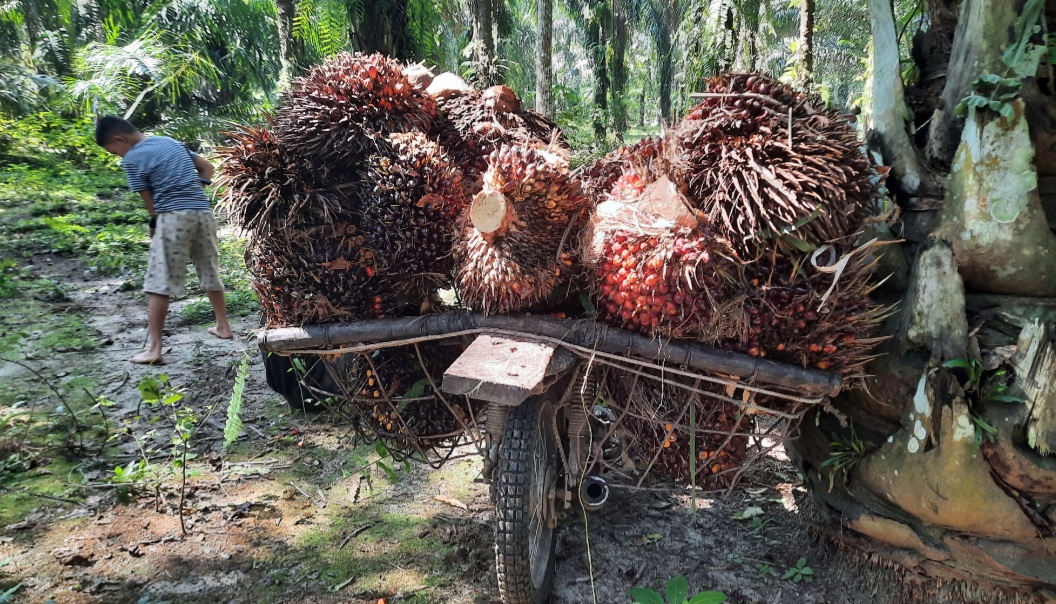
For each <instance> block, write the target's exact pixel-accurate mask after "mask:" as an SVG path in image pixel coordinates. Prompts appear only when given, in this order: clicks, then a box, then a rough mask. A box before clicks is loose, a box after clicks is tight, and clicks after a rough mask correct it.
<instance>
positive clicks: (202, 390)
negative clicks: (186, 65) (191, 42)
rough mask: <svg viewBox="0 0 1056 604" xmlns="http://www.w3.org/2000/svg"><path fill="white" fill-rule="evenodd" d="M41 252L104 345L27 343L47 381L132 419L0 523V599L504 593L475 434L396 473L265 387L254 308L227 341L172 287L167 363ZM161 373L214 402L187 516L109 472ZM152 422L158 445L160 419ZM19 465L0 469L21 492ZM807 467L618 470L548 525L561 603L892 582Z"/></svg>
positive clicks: (884, 588)
mask: <svg viewBox="0 0 1056 604" xmlns="http://www.w3.org/2000/svg"><path fill="white" fill-rule="evenodd" d="M36 270H37V271H38V272H39V274H42V275H46V276H49V277H51V278H55V279H59V280H62V281H64V282H65V283H67V285H68V287H69V299H68V300H66V301H62V302H58V303H53V304H51V306H50V308H51V311H52V312H67V313H69V312H74V313H77V314H79V315H80V316H81V317H82V318H83V319H84V322H85V324H86V325H88V326H90V329H91V330H93V331H92V333H91V334H90V335H91V337H92V338H94V340H95V341H96V345H95V346H93V347H91V348H90V350H87V351H83V350H82V351H70V352H57V353H55V354H54V355H51V356H48V357H46V358H28V359H27V358H23V359H22V361H23V362H24V363H26V364H28V365H30V366H31V367H33V368H34V369H35V370H36V371H37V372H38V373H39V374H40V375H42V376H44V377H46V378H47V379H52V380H56V381H57V383H62V382H63V381H64V380H67V381H68V380H70V379H73V378H76V377H79V376H88V377H91V378H92V380H93V383H94V388H95V392H94V394H95V395H96V396H105V397H107V398H108V399H110V400H112V401H114V402H115V405H114V406H113V407H111V408H110V409H109V411H108V412H107V421H108V422H109V427H110V429H109V433H111V434H115V433H119V432H122V433H123V434H124V436H123V437H121V438H115V439H114V441H113V443H112V445H111V446H110V447H109V448H108V449H107V452H106V454H105V455H100V454H98V453H94V454H89V452H86V451H82V452H81V454H80V456H79V457H77V458H75V459H73V461H74V462H76V463H75V465H73V469H72V470H70V471H68V472H67V473H66V475H65V476H59V477H53V478H59V479H62V480H65V481H68V482H70V483H74V484H76V485H79V486H76V487H71V490H70V492H69V494H68V495H66V496H62V497H55V496H46V495H43V494H38V499H37V505H35V506H34V507H33V509H32V510H30V511H29V512H28V514H27V515H26V516H25V517H23V518H21V519H20V520H18V521H17V522H12V523H10V524H8V525H7V526H5V527H2V528H0V593H3V592H4V591H5V590H8V589H12V588H14V587H16V586H19V587H18V588H17V590H15V591H14V592H13V593H14V595H13V599H11V600H5V601H14V602H21V603H42V602H55V603H57V604H65V603H93V604H94V603H109V602H113V603H124V602H129V603H140V604H160V603H161V602H169V603H183V602H203V603H204V602H231V603H239V602H246V603H250V602H252V603H254V604H256V603H265V602H348V603H355V602H369V603H371V604H376V603H377V602H379V601H381V600H384V601H385V602H388V603H390V604H391V603H394V602H444V603H448V602H450V603H473V604H483V603H492V602H495V603H497V602H499V599H498V594H497V589H496V582H495V578H494V573H495V564H494V558H493V542H492V534H491V533H492V528H491V525H492V522H493V514H492V510H491V505H490V503H489V499H488V489H487V486H486V485H485V484H483V483H482V482H479V481H478V480H477V478H478V476H479V472H480V462H479V458H478V457H476V456H475V455H472V454H471V453H472V452H471V451H467V452H466V453H467V456H465V457H463V458H461V459H458V460H455V461H452V462H450V463H448V464H447V465H446V466H444V467H443V468H442V469H440V470H433V469H430V468H427V467H411V468H410V469H398V472H397V475H396V478H395V480H393V479H392V478H391V476H390V475H389V473H388V472H387V471H383V469H381V468H380V467H379V466H378V465H377V464H371V463H370V462H371V460H372V458H371V452H370V450H369V449H367V450H366V452H364V448H363V447H357V446H356V443H354V442H353V440H352V438H351V430H350V429H349V427H348V426H347V425H343V424H341V423H340V422H338V421H335V419H334V418H333V417H329V416H327V415H315V416H305V415H303V414H295V413H291V412H290V411H289V409H288V408H287V407H286V405H285V402H284V401H282V400H281V399H280V398H279V397H278V396H277V395H275V394H274V393H272V392H271V391H269V390H268V389H267V387H266V386H265V382H264V376H263V365H262V363H261V362H260V357H259V355H258V354H257V353H256V352H255V348H254V345H253V343H252V333H253V329H254V328H255V327H256V319H255V318H254V317H247V318H243V319H241V320H238V321H236V322H235V324H234V328H235V330H236V332H237V336H236V338H235V339H234V340H231V341H223V340H219V339H216V338H214V337H212V336H210V335H209V334H207V333H206V331H205V330H206V328H207V327H208V324H190V323H189V322H188V321H186V320H182V319H180V318H179V309H180V308H181V306H182V305H185V304H187V303H188V301H183V302H179V303H177V304H174V305H173V311H172V313H173V314H172V316H171V317H170V321H169V324H168V329H167V334H168V335H167V347H166V353H165V356H166V359H167V361H168V363H167V364H166V365H165V366H163V367H140V366H135V365H132V364H130V363H128V361H127V359H128V357H130V356H131V355H132V354H134V353H135V352H137V351H138V350H139V349H140V347H141V346H142V343H143V340H144V337H145V309H144V302H143V300H142V298H141V297H140V296H137V295H136V294H135V293H129V292H126V291H121V287H120V285H121V280H120V279H112V280H106V279H91V278H86V275H85V273H84V269H83V267H82V266H80V265H79V264H77V263H75V262H64V261H58V260H52V261H51V262H48V261H45V260H43V259H41V260H39V261H38V262H37V267H36ZM88 277H90V275H88ZM245 354H249V355H250V358H251V359H252V364H251V366H250V375H249V382H248V384H247V390H246V395H245V410H244V413H243V420H244V423H245V428H244V430H243V436H242V437H241V438H240V439H239V441H238V443H237V444H236V446H235V447H234V449H233V451H232V452H230V453H221V451H220V446H219V445H220V442H221V440H222V429H223V424H224V412H225V411H224V409H225V406H226V401H227V400H228V398H229V397H230V395H231V388H232V385H233V382H234V377H235V372H236V368H237V365H238V363H239V362H240V360H241V359H242V358H243V355H245ZM31 356H32V355H31ZM3 371H4V373H3V374H2V375H0V381H8V383H22V382H19V381H18V380H23V381H24V382H25V381H26V380H29V379H30V378H31V377H32V376H30V375H29V372H28V371H27V370H25V369H23V368H21V367H12V366H5V367H4V368H3ZM162 372H164V373H165V374H167V375H169V376H170V380H171V382H172V383H174V384H179V385H180V386H181V387H183V388H184V389H185V390H186V395H187V399H188V400H190V401H194V404H197V405H200V406H203V408H204V406H205V405H208V404H216V405H217V408H216V410H214V412H213V414H212V415H211V416H210V417H209V420H208V421H207V422H206V423H205V425H204V427H203V428H202V430H201V431H200V432H199V434H198V435H196V437H195V441H194V442H195V449H196V452H197V453H198V457H197V458H196V459H194V460H193V461H192V462H191V464H190V467H191V469H192V470H193V471H194V472H193V474H195V475H193V476H191V477H189V478H188V481H187V487H186V488H185V489H183V490H182V495H183V503H182V509H183V528H181V518H180V514H179V509H180V508H181V505H180V498H181V489H180V486H179V481H178V480H175V479H169V480H166V481H165V482H164V483H163V484H161V485H160V486H157V487H156V488H155V487H154V485H150V484H142V485H137V486H136V487H135V488H132V489H124V490H119V489H117V488H115V487H114V485H112V484H110V483H109V482H108V480H107V479H108V478H109V477H110V476H112V471H113V467H114V466H115V465H118V464H127V463H129V462H131V461H134V460H135V459H137V458H138V457H140V453H139V451H140V447H141V446H143V443H144V442H147V443H149V442H152V439H151V438H149V437H148V433H149V430H150V429H151V427H152V426H154V427H156V426H158V425H163V422H160V421H157V420H156V419H154V420H153V421H152V418H156V417H157V414H156V413H155V411H153V410H150V409H145V408H144V407H143V405H142V401H141V397H140V396H139V391H138V388H137V384H138V383H139V382H140V380H141V379H142V378H143V377H145V376H149V375H154V376H156V375H158V374H160V373H162ZM26 383H28V382H26ZM52 404H54V402H53V403H52ZM157 432H158V434H157V435H155V436H154V437H153V441H154V442H157V443H160V444H162V445H163V444H164V441H165V440H167V439H169V438H170V437H171V432H170V433H166V432H165V430H158V431H157ZM130 434H135V435H137V438H131V437H130V436H129V435H130ZM137 441H138V444H137ZM93 447H94V445H93ZM159 457H164V456H159ZM158 463H165V460H164V459H159V460H158ZM49 471H50V470H49V469H48V466H47V465H45V466H42V467H39V468H36V469H34V470H32V471H31V473H32V472H36V473H38V474H39V473H48V472H49ZM25 484H28V485H30V486H28V487H19V486H18V485H19V483H17V482H16V483H15V486H14V487H9V488H15V489H17V488H24V489H26V490H27V491H29V492H32V483H25ZM799 484H800V482H799V477H798V475H797V473H796V472H795V470H794V469H793V468H792V466H791V465H790V464H789V463H788V460H787V459H785V458H784V457H782V456H780V455H778V456H776V457H774V458H772V459H770V460H769V461H768V462H767V463H766V464H765V466H763V467H760V468H759V469H758V470H756V471H754V472H753V473H752V474H751V475H750V476H749V477H748V478H747V479H746V480H745V481H744V482H743V483H742V484H741V485H740V486H739V487H738V488H737V489H736V490H734V491H732V492H728V493H724V494H717V495H716V496H714V497H710V498H699V499H697V500H696V501H695V502H693V501H691V500H690V498H689V497H688V496H686V495H685V494H683V493H678V492H673V493H672V492H661V491H651V490H632V489H623V488H620V489H615V490H614V492H613V495H612V497H611V501H610V502H609V503H608V504H607V505H606V507H605V508H603V510H602V511H600V512H598V513H595V514H593V515H590V516H588V517H584V516H583V515H582V513H581V512H579V511H578V510H577V509H575V508H573V509H572V510H569V511H568V512H567V513H566V516H565V518H564V520H563V521H562V523H561V526H560V529H559V537H558V546H557V574H556V579H555V585H554V589H553V597H552V602H554V603H555V604H572V603H575V604H580V603H583V602H598V603H605V604H615V603H627V602H630V601H631V598H630V597H629V596H628V590H629V589H630V588H631V587H634V586H640V587H652V588H654V589H662V586H663V584H664V583H665V582H666V581H667V580H668V579H670V578H671V577H673V576H675V575H685V576H686V577H687V578H688V579H689V584H690V588H691V593H692V592H694V591H700V590H719V591H722V592H724V593H726V594H727V595H728V596H729V601H730V602H736V603H764V602H765V603H770V602H790V603H791V602H796V603H800V602H808V603H813V602H816V603H822V602H833V603H836V602H840V603H859V602H861V603H865V602H871V603H880V604H883V603H886V602H896V601H899V599H900V594H901V593H902V586H901V580H900V578H899V577H898V576H897V575H896V574H894V573H893V572H892V571H887V570H883V569H880V568H878V567H876V566H874V565H871V564H869V563H866V562H864V561H863V560H864V558H863V557H862V556H861V555H860V554H858V553H854V552H850V551H843V550H841V549H840V548H838V547H836V546H834V545H832V544H831V542H828V541H819V540H818V539H816V538H815V536H814V534H813V531H812V528H811V527H812V524H811V517H812V515H811V512H810V505H809V502H807V501H806V493H805V492H804V491H803V489H802V488H801V487H800V486H799ZM693 507H696V510H695V511H694V510H693V509H692V508H693ZM801 560H802V562H800V561H801ZM797 563H799V570H798V572H789V571H790V569H792V568H795V567H797ZM797 578H798V579H799V580H798V581H797V580H796V579H797Z"/></svg>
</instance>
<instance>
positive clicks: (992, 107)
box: [986, 101, 1005, 111]
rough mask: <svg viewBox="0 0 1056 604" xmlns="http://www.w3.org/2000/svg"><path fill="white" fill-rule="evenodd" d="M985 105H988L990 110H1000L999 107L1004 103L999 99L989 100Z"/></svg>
mask: <svg viewBox="0 0 1056 604" xmlns="http://www.w3.org/2000/svg"><path fill="white" fill-rule="evenodd" d="M986 106H987V107H989V108H990V110H991V111H1001V108H1002V107H1004V106H1005V103H1002V102H1001V101H990V102H989V103H987V104H986Z"/></svg>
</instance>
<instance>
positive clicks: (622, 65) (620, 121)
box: [611, 0, 630, 141]
mask: <svg viewBox="0 0 1056 604" xmlns="http://www.w3.org/2000/svg"><path fill="white" fill-rule="evenodd" d="M627 4H628V0H613V2H612V55H611V56H612V95H611V96H612V104H611V107H612V122H613V129H614V130H615V131H616V138H617V139H619V140H621V141H622V140H623V133H624V131H625V130H627V101H626V100H625V99H624V93H625V92H626V89H627V39H628V37H629V31H628V30H629V28H630V23H629V21H628V19H629V15H628V12H629V10H628V9H629V7H628V6H627Z"/></svg>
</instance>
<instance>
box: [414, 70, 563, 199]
mask: <svg viewBox="0 0 1056 604" xmlns="http://www.w3.org/2000/svg"><path fill="white" fill-rule="evenodd" d="M437 109H438V115H437V119H436V120H435V122H434V124H433V127H432V130H431V136H433V138H435V139H436V140H437V141H439V142H440V144H441V145H443V147H444V148H445V149H447V150H448V152H449V153H451V155H452V157H453V158H454V159H455V160H456V162H457V163H458V164H459V165H460V166H461V167H462V171H463V174H464V176H465V179H464V182H465V186H466V192H467V194H469V195H475V194H476V193H477V192H478V191H479V190H480V187H481V186H482V184H483V183H482V181H481V175H482V174H483V173H484V171H485V170H487V167H488V166H487V160H488V157H489V156H490V155H491V154H492V153H493V152H494V151H495V150H497V149H499V148H500V147H501V146H503V145H521V146H529V145H539V144H541V145H550V144H551V143H557V144H558V146H557V147H555V150H556V149H560V148H561V147H560V145H561V142H562V136H561V131H560V129H559V128H558V127H557V124H555V123H554V122H553V121H551V120H550V119H548V118H546V117H545V116H543V115H542V114H539V113H536V112H535V111H531V110H525V109H523V108H522V107H521V104H520V101H519V100H518V99H517V97H516V95H514V94H513V91H512V90H510V89H509V88H507V87H505V86H495V87H492V88H490V89H488V90H486V91H479V90H471V91H469V92H466V93H463V94H457V95H454V96H450V97H447V98H442V99H439V100H437Z"/></svg>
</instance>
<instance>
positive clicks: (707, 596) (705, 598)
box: [688, 591, 727, 604]
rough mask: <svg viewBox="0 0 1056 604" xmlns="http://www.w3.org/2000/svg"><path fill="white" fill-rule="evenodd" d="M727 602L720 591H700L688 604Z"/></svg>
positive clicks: (718, 603) (719, 603)
mask: <svg viewBox="0 0 1056 604" xmlns="http://www.w3.org/2000/svg"><path fill="white" fill-rule="evenodd" d="M726 600H727V598H726V594H724V593H722V592H721V591H702V592H700V593H699V594H697V595H695V596H693V597H692V598H690V599H689V603H688V604H722V603H723V602H725V601H726Z"/></svg>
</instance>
